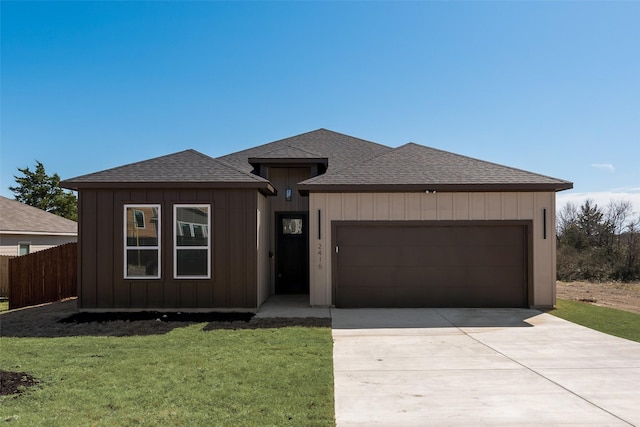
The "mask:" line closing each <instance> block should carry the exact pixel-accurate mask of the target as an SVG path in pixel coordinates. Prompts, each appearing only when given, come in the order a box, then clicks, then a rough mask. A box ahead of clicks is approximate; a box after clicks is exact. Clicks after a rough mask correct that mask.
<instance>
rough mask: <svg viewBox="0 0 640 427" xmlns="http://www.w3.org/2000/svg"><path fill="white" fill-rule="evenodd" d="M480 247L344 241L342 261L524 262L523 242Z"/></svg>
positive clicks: (364, 264) (360, 263)
mask: <svg viewBox="0 0 640 427" xmlns="http://www.w3.org/2000/svg"><path fill="white" fill-rule="evenodd" d="M482 248H483V249H486V250H478V248H476V247H470V246H426V247H420V246H400V245H396V246H392V245H385V246H382V245H375V246H344V245H340V252H339V253H340V261H341V262H342V263H344V264H345V265H348V266H353V267H356V266H357V267H362V268H366V267H368V266H372V265H384V266H396V267H410V266H415V265H438V266H450V267H455V266H468V265H477V266H504V265H522V259H523V256H524V255H523V250H522V247H520V246H519V245H488V246H484V247H482Z"/></svg>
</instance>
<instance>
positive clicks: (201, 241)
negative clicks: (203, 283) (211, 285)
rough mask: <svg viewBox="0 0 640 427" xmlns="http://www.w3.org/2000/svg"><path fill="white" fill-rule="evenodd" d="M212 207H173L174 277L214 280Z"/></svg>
mask: <svg viewBox="0 0 640 427" xmlns="http://www.w3.org/2000/svg"><path fill="white" fill-rule="evenodd" d="M210 224H211V205H186V204H185V205H174V206H173V275H174V278H176V279H209V278H211V238H210V233H209V225H210Z"/></svg>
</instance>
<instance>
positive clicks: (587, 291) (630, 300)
mask: <svg viewBox="0 0 640 427" xmlns="http://www.w3.org/2000/svg"><path fill="white" fill-rule="evenodd" d="M556 289H557V295H558V298H562V299H566V300H571V301H582V302H588V303H590V304H593V305H599V306H602V307H609V308H617V309H619V310H625V311H631V312H634V313H640V283H620V282H602V283H590V282H561V281H558V282H556Z"/></svg>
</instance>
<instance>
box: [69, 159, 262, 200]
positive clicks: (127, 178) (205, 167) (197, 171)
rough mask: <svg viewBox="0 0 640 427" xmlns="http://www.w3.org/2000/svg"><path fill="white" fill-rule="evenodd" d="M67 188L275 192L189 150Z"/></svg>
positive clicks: (75, 181) (72, 182)
mask: <svg viewBox="0 0 640 427" xmlns="http://www.w3.org/2000/svg"><path fill="white" fill-rule="evenodd" d="M60 185H61V186H62V187H64V188H70V189H73V190H77V189H79V188H119V187H127V188H132V187H133V188H136V187H145V188H146V187H184V186H185V185H188V186H189V187H206V188H223V187H224V188H257V189H258V190H260V191H262V192H264V193H265V194H272V193H273V192H274V189H273V186H272V185H271V183H270V182H269V181H268V180H266V179H264V178H262V177H259V176H257V175H254V174H251V173H249V172H245V171H242V170H238V169H237V168H235V167H234V166H233V165H230V164H228V163H226V162H224V161H222V160H219V159H214V158H212V157H209V156H207V155H204V154H202V153H199V152H197V151H195V150H185V151H181V152H178V153H174V154H169V155H166V156H161V157H156V158H154V159H150V160H145V161H142V162H136V163H131V164H128V165H124V166H119V167H116V168H113V169H107V170H104V171H101V172H95V173H91V174H88V175H82V176H79V177H76V178H71V179H67V180H64V181H62V182H61V183H60Z"/></svg>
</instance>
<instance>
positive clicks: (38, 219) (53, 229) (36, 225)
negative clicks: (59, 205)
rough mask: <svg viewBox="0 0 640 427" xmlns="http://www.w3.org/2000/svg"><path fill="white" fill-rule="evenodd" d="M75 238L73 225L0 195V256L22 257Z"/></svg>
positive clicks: (75, 231)
mask: <svg viewBox="0 0 640 427" xmlns="http://www.w3.org/2000/svg"><path fill="white" fill-rule="evenodd" d="M77 239H78V223H77V222H75V221H71V220H69V219H66V218H62V217H61V216H58V215H54V214H52V213H49V212H46V211H43V210H42V209H38V208H35V207H33V206H29V205H26V204H24V203H20V202H18V201H16V200H11V199H8V198H6V197H2V196H0V255H9V256H19V255H26V254H29V253H31V252H37V251H41V250H43V249H49V248H52V247H54V246H59V245H63V244H65V243H71V242H75V241H77Z"/></svg>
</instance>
